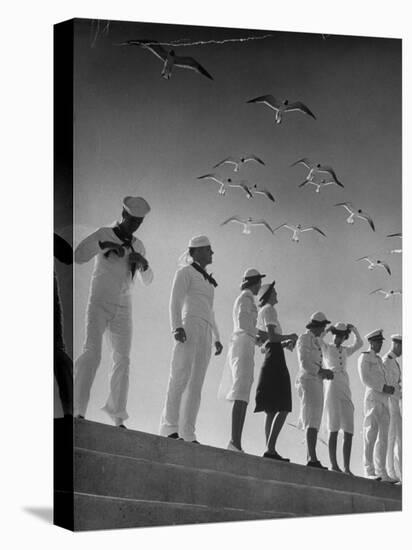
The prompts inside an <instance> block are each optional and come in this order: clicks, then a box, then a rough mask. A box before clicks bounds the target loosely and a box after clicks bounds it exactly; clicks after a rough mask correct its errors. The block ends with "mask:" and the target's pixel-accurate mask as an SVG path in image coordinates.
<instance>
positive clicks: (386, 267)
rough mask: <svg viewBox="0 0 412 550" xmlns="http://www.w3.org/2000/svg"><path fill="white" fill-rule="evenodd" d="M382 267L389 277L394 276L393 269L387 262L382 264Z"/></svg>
mask: <svg viewBox="0 0 412 550" xmlns="http://www.w3.org/2000/svg"><path fill="white" fill-rule="evenodd" d="M380 265H381V266H382V267H384V268H385V269H386V271H387V272H388V274H389V275H392V272H391V268H390V267H389V266H388V264H387V263H385V262H380Z"/></svg>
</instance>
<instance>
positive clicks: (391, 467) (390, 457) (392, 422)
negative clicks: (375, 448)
mask: <svg viewBox="0 0 412 550" xmlns="http://www.w3.org/2000/svg"><path fill="white" fill-rule="evenodd" d="M395 406H396V405H395V403H394V401H393V400H392V399H391V398H389V415H390V419H389V430H388V448H387V456H386V467H387V472H388V474H389V476H390V477H392V478H397V475H396V472H395V460H394V455H395V441H396V439H397V437H396V436H397V433H396V432H397V429H396V424H397V418H396V416H397V415H396V410H395Z"/></svg>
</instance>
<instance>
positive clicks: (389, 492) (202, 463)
mask: <svg viewBox="0 0 412 550" xmlns="http://www.w3.org/2000/svg"><path fill="white" fill-rule="evenodd" d="M74 446H75V447H76V448H84V449H90V450H95V451H102V452H106V453H109V454H120V455H122V456H126V457H131V458H141V459H146V460H149V461H154V462H158V463H167V464H175V465H182V466H184V465H190V466H191V467H193V468H198V469H201V470H216V471H219V472H222V471H223V472H226V473H232V474H235V475H242V476H252V477H256V478H258V479H267V480H273V481H275V480H280V481H282V482H290V483H294V484H298V485H302V486H309V487H311V488H312V487H320V488H323V489H335V490H338V491H343V492H349V493H352V494H355V493H356V494H360V495H367V496H370V497H376V498H385V499H386V498H388V499H390V500H395V501H399V505H400V501H401V498H402V490H401V487H399V486H392V485H388V484H383V483H379V482H376V481H371V480H368V479H365V478H362V477H357V476H347V475H345V474H342V473H337V472H331V471H326V470H318V469H316V468H308V467H306V466H303V465H300V464H291V463H284V462H277V461H273V460H271V459H264V458H262V457H257V456H254V455H249V454H246V453H244V454H243V453H235V452H233V451H228V450H226V449H218V448H216V447H210V446H208V445H194V444H191V443H186V442H184V441H176V440H174V439H169V438H167V437H159V436H158V435H154V434H149V433H144V432H138V431H133V430H120V429H119V428H115V427H113V426H108V425H106V424H100V423H97V422H90V421H87V420H80V421H77V420H76V424H75V430H74Z"/></svg>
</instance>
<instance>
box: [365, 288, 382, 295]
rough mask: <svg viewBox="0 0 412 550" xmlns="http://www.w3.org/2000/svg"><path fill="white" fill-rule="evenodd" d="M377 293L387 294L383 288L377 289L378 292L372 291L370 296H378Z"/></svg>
mask: <svg viewBox="0 0 412 550" xmlns="http://www.w3.org/2000/svg"><path fill="white" fill-rule="evenodd" d="M377 292H380V293H381V294H386V291H385V290H383V288H377V289H376V290H372V292H369V295H371V294H376V293H377Z"/></svg>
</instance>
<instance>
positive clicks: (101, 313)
mask: <svg viewBox="0 0 412 550" xmlns="http://www.w3.org/2000/svg"><path fill="white" fill-rule="evenodd" d="M106 330H107V331H108V337H109V342H110V344H111V346H112V349H113V367H112V370H111V373H110V375H109V384H110V392H109V396H108V398H107V401H106V404H105V406H104V407H102V410H104V411H105V412H107V414H108V415H109V416H110V417H111V418H112V419H113V420H114V421H116V420H117V422H120V420H126V418H128V416H129V415H128V414H127V412H126V403H127V393H128V390H129V365H130V357H129V356H130V348H131V343H132V308H131V303H130V300H125V301H124V303H122V305H119V304H117V305H116V304H108V303H104V302H93V301H91V302H90V303H89V306H88V309H87V322H86V340H85V343H84V346H83V352H82V354H81V355H80V357H79V358H78V359H77V361H76V366H75V369H76V370H75V379H74V414H75V415H78V414H80V415H82V416H85V413H86V409H87V405H88V402H89V398H90V388H91V386H92V384H93V380H94V377H95V375H96V371H97V368H98V366H99V364H100V360H101V354H102V339H103V334H104V332H105V331H106Z"/></svg>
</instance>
